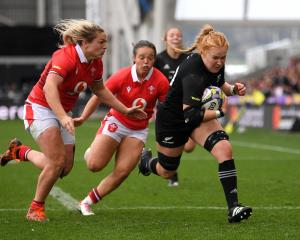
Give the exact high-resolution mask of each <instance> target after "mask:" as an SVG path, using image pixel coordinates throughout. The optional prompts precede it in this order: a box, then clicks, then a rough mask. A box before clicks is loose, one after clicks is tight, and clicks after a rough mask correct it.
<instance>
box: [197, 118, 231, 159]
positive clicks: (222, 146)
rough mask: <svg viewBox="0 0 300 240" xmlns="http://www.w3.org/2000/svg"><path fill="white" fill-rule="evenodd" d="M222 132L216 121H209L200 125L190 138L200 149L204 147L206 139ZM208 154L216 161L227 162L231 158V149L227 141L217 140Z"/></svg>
mask: <svg viewBox="0 0 300 240" xmlns="http://www.w3.org/2000/svg"><path fill="white" fill-rule="evenodd" d="M220 130H222V131H223V128H222V126H221V124H220V123H219V121H218V120H211V121H208V122H204V123H201V125H200V127H198V128H196V129H195V130H194V131H193V133H192V135H191V137H192V139H193V140H194V141H195V142H197V143H198V144H200V145H201V146H202V147H203V146H204V145H205V142H206V141H207V139H208V137H209V136H210V135H211V134H213V133H215V132H217V131H220ZM210 153H211V154H212V155H213V156H214V157H215V158H216V159H217V160H228V159H231V158H232V147H231V143H230V142H229V141H228V140H219V141H217V143H216V144H215V145H214V146H213V148H212V150H211V151H210Z"/></svg>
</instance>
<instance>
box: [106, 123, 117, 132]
mask: <svg viewBox="0 0 300 240" xmlns="http://www.w3.org/2000/svg"><path fill="white" fill-rule="evenodd" d="M117 129H118V125H117V124H115V123H110V124H109V125H108V127H107V130H108V131H110V132H115V131H117Z"/></svg>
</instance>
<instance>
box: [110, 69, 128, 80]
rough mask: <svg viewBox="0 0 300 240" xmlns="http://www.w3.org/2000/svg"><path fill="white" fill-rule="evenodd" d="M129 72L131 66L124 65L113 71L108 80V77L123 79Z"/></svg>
mask: <svg viewBox="0 0 300 240" xmlns="http://www.w3.org/2000/svg"><path fill="white" fill-rule="evenodd" d="M128 74H131V67H124V68H121V69H119V70H118V71H116V72H115V73H113V74H112V75H111V76H110V77H109V79H108V80H110V79H124V78H126V77H127V76H128Z"/></svg>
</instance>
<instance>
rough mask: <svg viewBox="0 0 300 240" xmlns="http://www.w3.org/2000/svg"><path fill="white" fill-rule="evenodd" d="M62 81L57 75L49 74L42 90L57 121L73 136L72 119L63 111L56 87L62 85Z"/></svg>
mask: <svg viewBox="0 0 300 240" xmlns="http://www.w3.org/2000/svg"><path fill="white" fill-rule="evenodd" d="M63 80H64V79H63V78H62V77H61V76H59V75H58V74H55V73H49V75H48V77H47V79H46V82H45V85H44V88H43V90H44V92H45V98H46V100H47V102H48V104H49V106H50V108H51V109H52V111H53V112H54V113H55V115H56V116H57V118H58V119H59V121H60V123H61V125H62V126H63V127H64V128H66V129H67V131H68V132H70V133H71V134H73V135H74V133H75V128H74V122H73V119H72V118H71V117H69V116H68V115H67V113H66V112H65V110H64V109H63V106H62V104H61V102H60V97H59V92H58V87H59V85H60V84H62V83H63Z"/></svg>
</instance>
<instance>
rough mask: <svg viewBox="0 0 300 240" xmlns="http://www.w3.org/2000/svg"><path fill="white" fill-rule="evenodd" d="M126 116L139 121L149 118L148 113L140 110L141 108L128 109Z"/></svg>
mask: <svg viewBox="0 0 300 240" xmlns="http://www.w3.org/2000/svg"><path fill="white" fill-rule="evenodd" d="M125 115H127V116H129V117H132V118H137V119H145V118H147V116H148V115H147V113H146V112H145V111H143V110H142V109H141V108H140V106H135V107H131V108H127V113H126V114H125Z"/></svg>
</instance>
